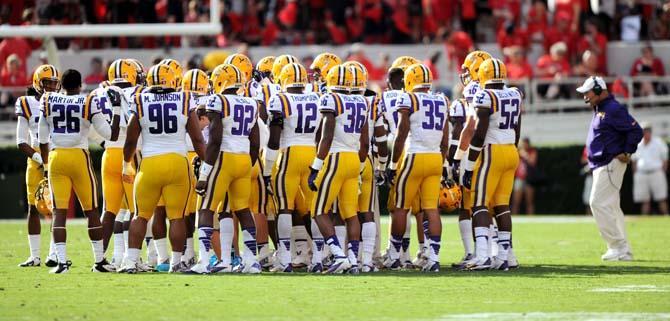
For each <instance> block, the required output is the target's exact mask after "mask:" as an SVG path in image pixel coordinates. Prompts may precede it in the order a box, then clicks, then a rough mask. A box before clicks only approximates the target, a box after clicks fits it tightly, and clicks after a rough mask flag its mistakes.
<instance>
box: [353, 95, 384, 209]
mask: <svg viewBox="0 0 670 321" xmlns="http://www.w3.org/2000/svg"><path fill="white" fill-rule="evenodd" d="M365 100H366V101H367V102H368V106H369V107H368V110H369V112H368V139H369V141H370V146H372V138H373V137H374V135H375V127H377V126H384V117H383V114H384V105H382V104H380V99H379V98H378V97H377V96H371V97H365ZM375 186H376V182H375V179H374V168H373V162H372V148H370V150H369V151H368V156H367V158H366V159H365V165H364V167H363V171H362V172H361V193H360V194H359V195H358V211H359V212H361V213H367V212H372V211H373V206H372V202H373V197H372V196H373V195H374V193H375Z"/></svg>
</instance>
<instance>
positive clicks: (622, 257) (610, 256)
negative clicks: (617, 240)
mask: <svg viewBox="0 0 670 321" xmlns="http://www.w3.org/2000/svg"><path fill="white" fill-rule="evenodd" d="M600 258H601V259H602V260H603V261H632V260H633V254H632V253H631V252H630V251H628V250H615V249H608V250H607V252H605V254H603V255H602V256H601V257H600Z"/></svg>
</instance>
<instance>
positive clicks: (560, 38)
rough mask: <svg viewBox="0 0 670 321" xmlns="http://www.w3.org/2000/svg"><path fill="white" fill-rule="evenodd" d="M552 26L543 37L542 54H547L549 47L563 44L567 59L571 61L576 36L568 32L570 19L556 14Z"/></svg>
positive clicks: (574, 49) (564, 15)
mask: <svg viewBox="0 0 670 321" xmlns="http://www.w3.org/2000/svg"><path fill="white" fill-rule="evenodd" d="M555 19H556V20H555V22H554V24H555V25H554V26H552V27H551V28H549V29H548V30H547V31H546V33H545V35H544V52H549V51H550V50H549V49H550V48H551V46H553V45H554V44H556V43H558V42H563V43H564V44H565V45H566V46H567V47H566V48H567V52H566V54H567V58H568V60H571V58H572V57H574V55H575V51H576V48H575V42H576V40H577V37H578V35H577V34H576V33H575V32H573V31H571V30H570V17H569V16H568V15H566V14H565V13H563V14H557V15H556V18H555Z"/></svg>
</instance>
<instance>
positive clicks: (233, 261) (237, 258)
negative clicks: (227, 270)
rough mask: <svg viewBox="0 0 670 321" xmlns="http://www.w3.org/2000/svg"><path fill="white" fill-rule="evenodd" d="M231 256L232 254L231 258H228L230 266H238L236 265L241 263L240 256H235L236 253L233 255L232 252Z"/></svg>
mask: <svg viewBox="0 0 670 321" xmlns="http://www.w3.org/2000/svg"><path fill="white" fill-rule="evenodd" d="M231 256H232V258H231V260H230V264H231V265H232V266H238V265H241V264H242V257H240V256H237V255H235V254H232V255H231Z"/></svg>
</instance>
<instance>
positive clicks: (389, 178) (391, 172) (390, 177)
mask: <svg viewBox="0 0 670 321" xmlns="http://www.w3.org/2000/svg"><path fill="white" fill-rule="evenodd" d="M395 175H396V170H395V169H390V168H389V169H387V170H386V182H387V183H388V184H389V185H394V183H395Z"/></svg>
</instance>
